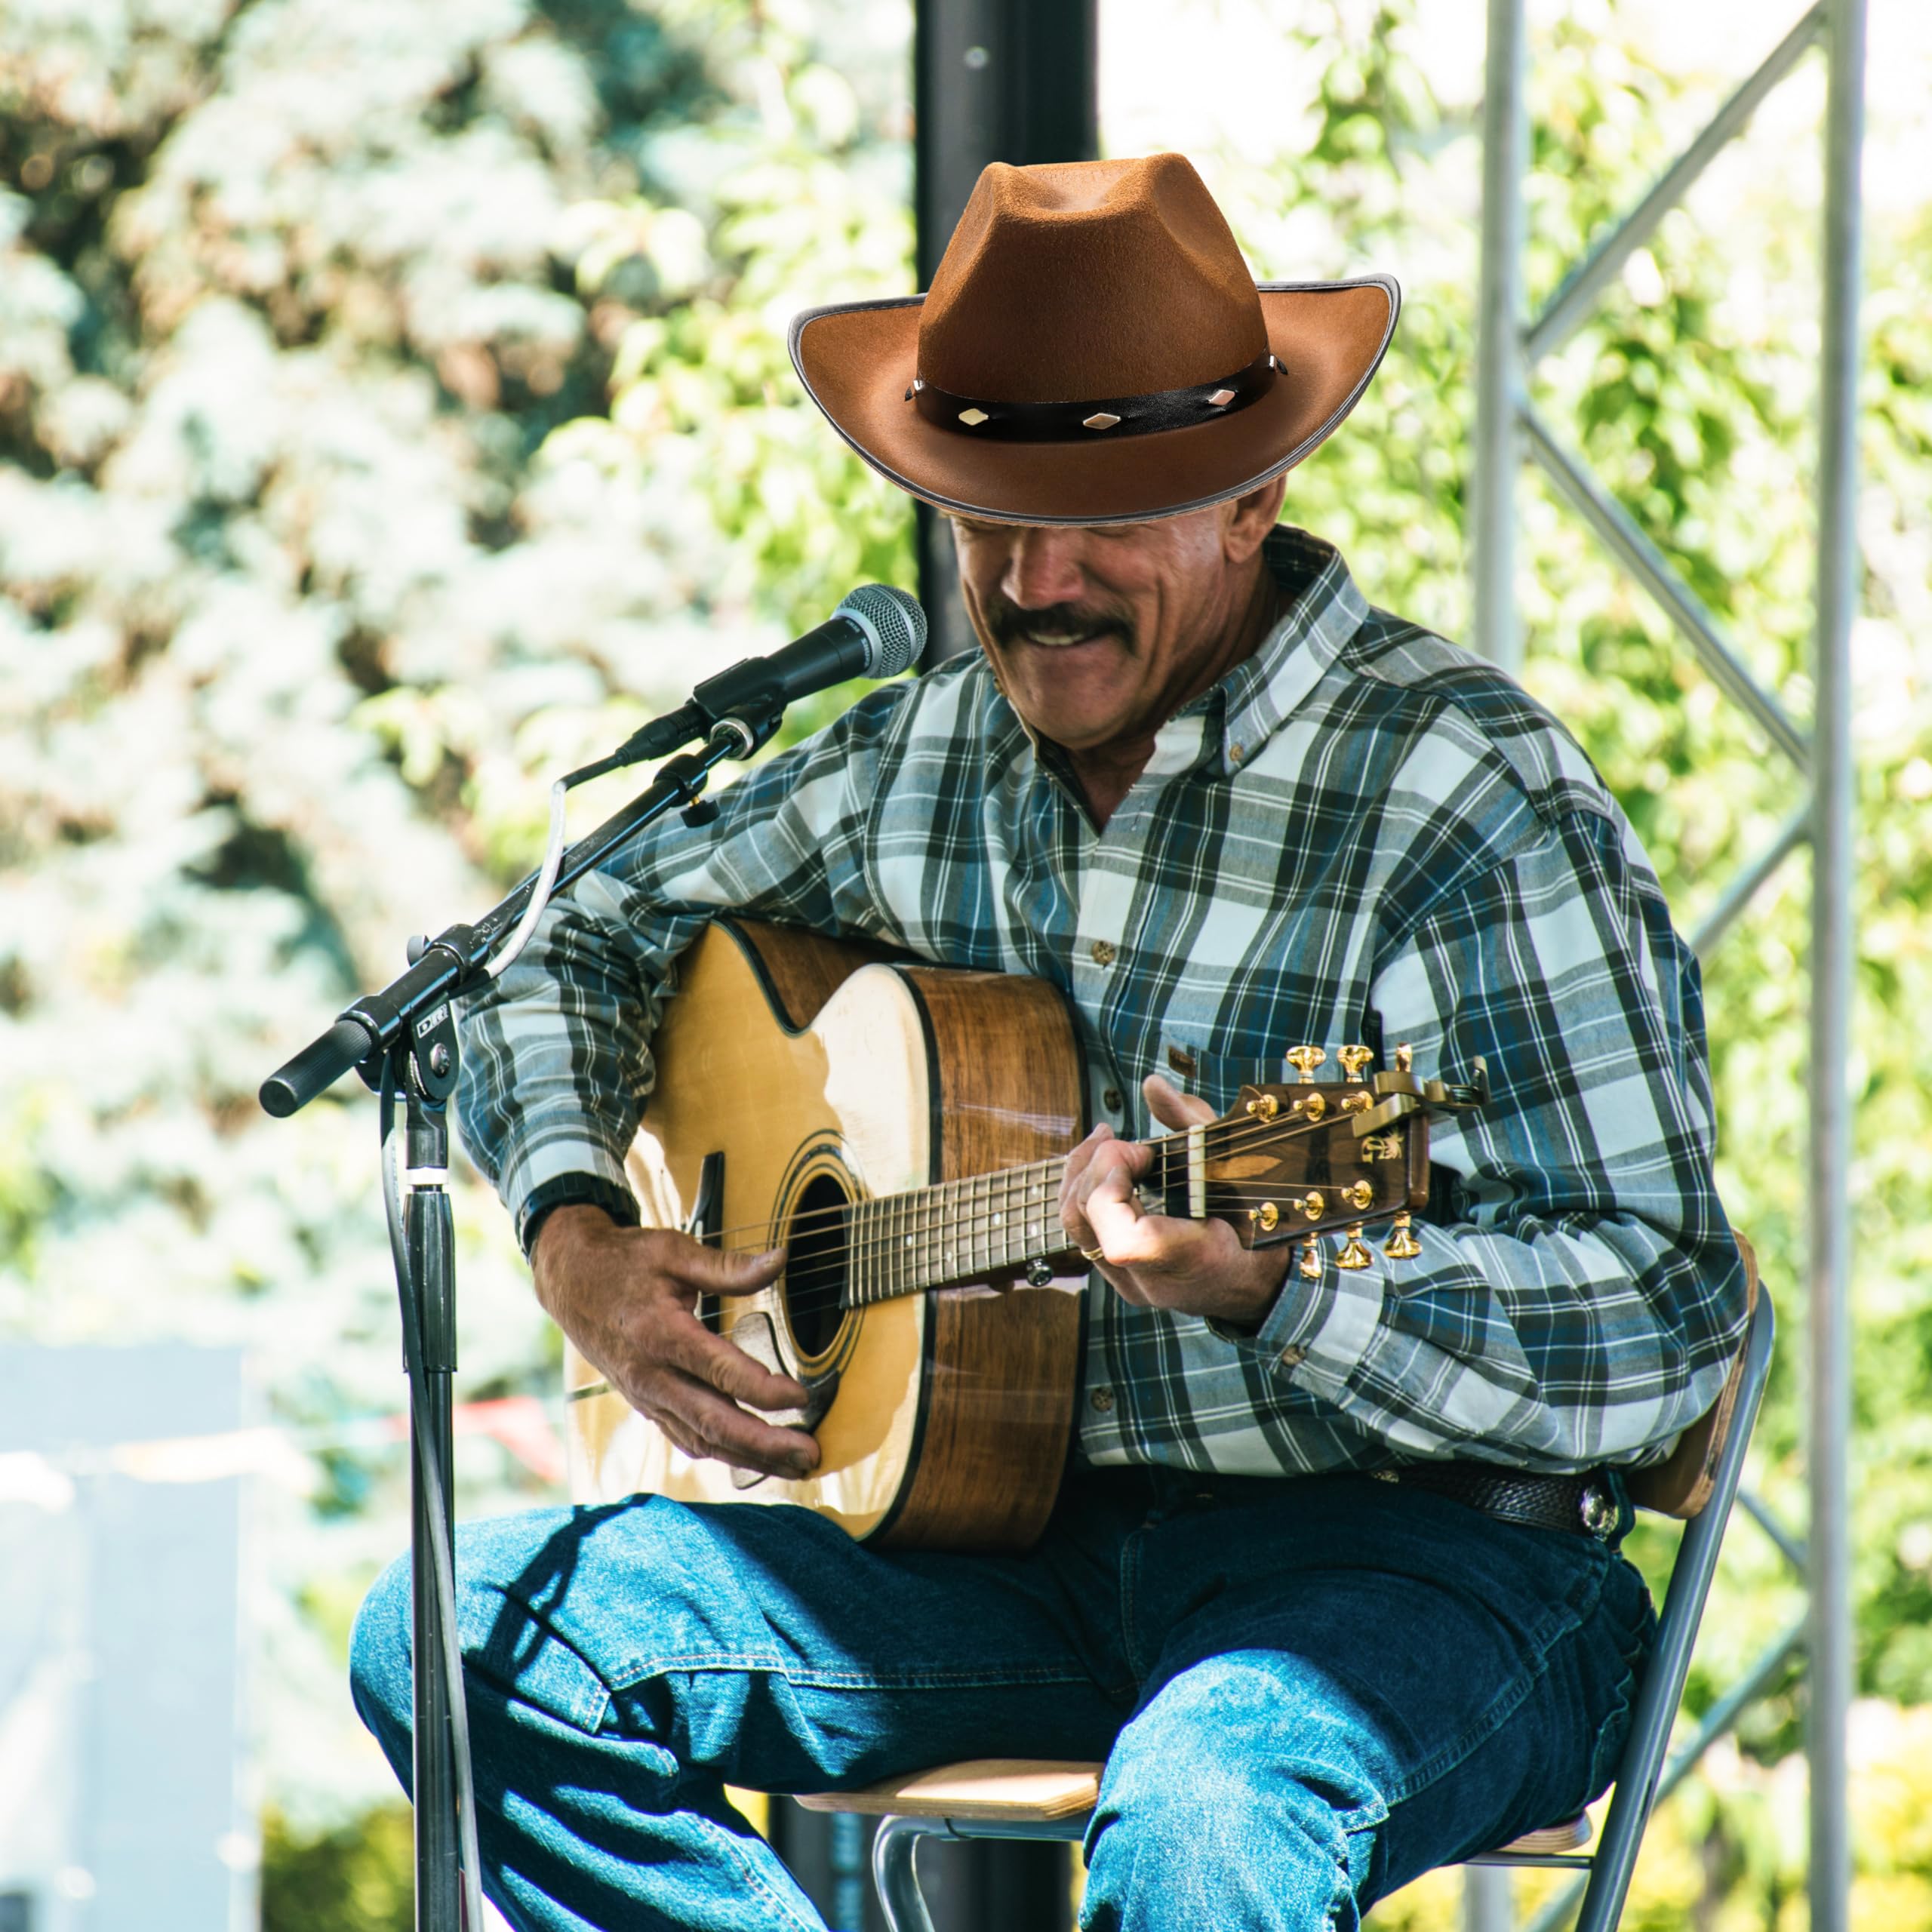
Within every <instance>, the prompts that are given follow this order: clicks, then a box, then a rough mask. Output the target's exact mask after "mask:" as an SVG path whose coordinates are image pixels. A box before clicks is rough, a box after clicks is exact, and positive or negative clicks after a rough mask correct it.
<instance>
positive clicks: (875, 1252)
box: [720, 1116, 1399, 1315]
mask: <svg viewBox="0 0 1932 1932" xmlns="http://www.w3.org/2000/svg"><path fill="white" fill-rule="evenodd" d="M1340 1118H1343V1117H1341V1116H1338V1117H1337V1121H1326V1122H1324V1121H1300V1122H1298V1123H1297V1124H1295V1125H1294V1126H1291V1127H1280V1126H1277V1125H1275V1124H1273V1123H1249V1122H1243V1121H1234V1122H1229V1123H1226V1124H1223V1126H1222V1127H1221V1128H1220V1132H1219V1134H1218V1136H1217V1139H1216V1143H1215V1146H1214V1152H1216V1153H1217V1154H1226V1153H1227V1152H1231V1151H1234V1150H1236V1149H1239V1148H1240V1147H1241V1146H1244V1145H1246V1144H1247V1143H1251V1142H1253V1141H1254V1140H1258V1139H1275V1140H1301V1139H1306V1138H1307V1137H1309V1136H1311V1135H1313V1134H1318V1133H1320V1132H1321V1131H1324V1128H1332V1127H1333V1126H1334V1125H1335V1124H1338V1121H1339V1119H1340ZM1186 1138H1187V1135H1186V1134H1174V1135H1167V1136H1164V1137H1162V1139H1161V1140H1159V1141H1157V1142H1155V1143H1151V1144H1152V1145H1154V1146H1165V1145H1167V1144H1169V1143H1171V1142H1174V1141H1180V1140H1186ZM1059 1165H1060V1162H1059V1161H1035V1162H1029V1163H1028V1164H1026V1166H1023V1167H1020V1168H1008V1169H1004V1170H995V1171H994V1174H993V1178H995V1179H998V1178H999V1177H1000V1176H1001V1175H1002V1174H1004V1175H1016V1174H1025V1173H1026V1172H1028V1171H1029V1169H1030V1170H1032V1171H1036V1172H1038V1173H1039V1174H1041V1177H1042V1178H1043V1179H1044V1177H1045V1175H1046V1174H1047V1172H1048V1171H1049V1170H1051V1169H1052V1168H1056V1167H1057V1166H1059ZM984 1178H986V1177H983V1176H974V1175H969V1176H964V1177H961V1180H958V1181H956V1182H948V1183H942V1185H943V1186H949V1187H965V1186H970V1185H971V1183H972V1182H974V1181H975V1180H981V1179H984ZM918 1198H919V1195H918V1194H917V1193H915V1194H912V1195H904V1196H894V1195H886V1196H883V1197H881V1198H880V1199H879V1201H878V1202H875V1203H874V1204H883V1203H884V1202H889V1201H892V1200H894V1199H918ZM855 1205H857V1203H854V1202H852V1201H845V1202H841V1204H839V1205H838V1206H837V1207H829V1208H820V1209H814V1210H812V1211H810V1212H809V1213H808V1214H804V1215H800V1216H798V1217H795V1220H794V1221H793V1222H792V1223H791V1224H790V1225H791V1226H793V1227H794V1228H795V1227H796V1226H798V1223H800V1222H803V1221H806V1220H811V1221H813V1222H818V1221H821V1220H826V1219H827V1218H828V1217H838V1216H844V1217H847V1218H848V1220H849V1218H850V1217H851V1211H852V1209H853V1207H854V1206H855ZM964 1205H965V1206H966V1207H967V1210H968V1211H967V1212H966V1213H964V1214H961V1215H960V1216H958V1217H955V1219H954V1220H951V1221H949V1222H948V1223H945V1224H944V1225H943V1226H937V1227H934V1228H932V1229H924V1230H921V1231H920V1232H918V1234H917V1235H912V1236H911V1237H910V1238H911V1239H912V1241H913V1242H914V1244H915V1258H924V1259H925V1260H928V1262H930V1261H932V1260H937V1259H939V1258H940V1251H939V1250H938V1249H937V1247H936V1242H937V1241H938V1240H939V1239H942V1238H943V1239H946V1240H947V1241H948V1247H947V1249H946V1251H945V1254H946V1259H948V1260H955V1261H956V1260H957V1259H958V1251H959V1249H960V1248H961V1247H964V1248H965V1249H966V1250H967V1252H968V1266H971V1247H972V1244H973V1243H974V1240H975V1239H976V1238H983V1237H984V1236H986V1235H989V1234H990V1232H991V1231H992V1228H993V1227H994V1226H1001V1227H1004V1226H1006V1225H1007V1223H1006V1220H1005V1218H1004V1217H1006V1215H1007V1214H1008V1211H1009V1210H1008V1206H1007V1204H1005V1203H1004V1202H1001V1201H995V1200H993V1199H991V1198H988V1199H986V1200H983V1201H967V1202H965V1203H964ZM1389 1211H1390V1212H1396V1211H1399V1210H1397V1209H1394V1208H1391V1209H1390V1210H1389ZM1022 1218H1024V1217H1022ZM1377 1218H1378V1219H1379V1218H1380V1217H1379V1216H1378V1217H1377ZM774 1226H775V1224H774V1223H769V1222H768V1223H764V1224H763V1226H762V1227H760V1224H758V1223H743V1224H741V1225H740V1226H738V1227H737V1228H734V1229H726V1230H724V1231H722V1233H721V1235H720V1239H722V1234H723V1233H745V1232H752V1231H754V1230H757V1231H758V1232H762V1233H764V1234H766V1235H769V1233H770V1232H771V1229H773V1227H774ZM811 1232H831V1230H830V1229H823V1230H819V1229H814V1230H811ZM1054 1232H1055V1231H1054V1230H1053V1229H1049V1230H1048V1245H1047V1247H1046V1251H1047V1252H1048V1253H1049V1254H1053V1253H1063V1252H1065V1251H1066V1249H1064V1248H1063V1247H1060V1245H1059V1244H1058V1242H1057V1241H1054V1240H1053V1238H1052V1236H1053V1234H1054ZM1057 1232H1058V1234H1059V1235H1060V1237H1061V1238H1065V1230H1064V1229H1058V1230H1057ZM906 1238H908V1237H907V1235H906V1231H904V1230H902V1229H890V1230H888V1229H881V1230H880V1231H879V1232H878V1233H876V1234H870V1235H867V1236H866V1238H863V1239H862V1240H860V1241H857V1242H851V1241H848V1243H847V1244H846V1245H845V1246H844V1247H843V1248H842V1249H841V1251H839V1252H838V1253H837V1254H832V1255H829V1256H828V1257H826V1258H825V1259H824V1260H814V1262H813V1263H811V1265H810V1266H807V1267H805V1268H802V1269H787V1270H786V1273H785V1274H784V1275H783V1276H782V1277H781V1278H780V1279H781V1281H783V1284H784V1289H785V1292H786V1296H787V1298H788V1299H789V1300H794V1301H795V1303H797V1306H798V1312H799V1313H800V1314H801V1315H816V1314H820V1313H823V1312H826V1309H827V1308H828V1307H829V1306H832V1305H833V1304H834V1303H835V1301H836V1300H838V1295H837V1293H836V1290H837V1287H838V1284H840V1283H841V1281H842V1282H843V1283H844V1284H846V1285H848V1286H849V1285H850V1284H851V1278H852V1275H853V1274H854V1272H855V1269H854V1263H855V1261H858V1260H873V1259H875V1258H877V1257H880V1256H882V1255H891V1256H894V1257H897V1256H900V1255H901V1254H903V1252H904V1250H903V1247H902V1246H901V1242H902V1241H903V1240H905V1239H906ZM725 1252H727V1253H731V1254H749V1253H755V1252H758V1249H757V1248H756V1247H753V1246H752V1245H751V1244H744V1245H742V1246H739V1247H732V1248H728V1249H726V1250H725ZM775 1285H777V1284H774V1286H775ZM928 1285H931V1284H925V1283H921V1284H918V1286H917V1287H907V1288H905V1289H903V1290H897V1291H894V1294H893V1295H891V1296H888V1297H881V1299H885V1300H891V1299H897V1298H898V1297H900V1296H901V1295H903V1294H915V1293H918V1292H920V1291H921V1289H923V1288H924V1287H926V1286H928Z"/></svg>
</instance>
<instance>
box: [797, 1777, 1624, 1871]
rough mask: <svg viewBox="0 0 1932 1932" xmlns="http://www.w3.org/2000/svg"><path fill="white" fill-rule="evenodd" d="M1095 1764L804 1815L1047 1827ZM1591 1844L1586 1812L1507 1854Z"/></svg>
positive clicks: (1080, 1795) (894, 1795) (933, 1788)
mask: <svg viewBox="0 0 1932 1932" xmlns="http://www.w3.org/2000/svg"><path fill="white" fill-rule="evenodd" d="M1103 1769H1105V1767H1104V1766H1103V1765H1100V1764H1060V1763H1056V1762H1054V1761H1053V1760H1051V1759H1050V1758H964V1759H963V1760H961V1762H959V1763H958V1764H936V1765H934V1767H933V1768H932V1769H931V1770H926V1771H912V1772H909V1773H908V1774H906V1775H905V1776H903V1777H896V1778H881V1779H880V1780H879V1781H878V1783H876V1784H869V1785H866V1786H863V1788H862V1789H860V1790H857V1791H825V1792H813V1793H812V1794H811V1796H809V1797H807V1798H800V1799H799V1800H798V1802H799V1803H800V1804H802V1805H803V1806H804V1807H805V1809H806V1810H808V1811H851V1812H856V1813H857V1814H858V1815H859V1816H860V1817H866V1818H961V1819H971V1820H974V1822H976V1823H1007V1824H1041V1825H1044V1824H1051V1823H1057V1822H1058V1821H1060V1820H1063V1819H1072V1818H1082V1817H1085V1816H1086V1815H1087V1814H1088V1812H1090V1811H1091V1810H1093V1808H1094V1806H1095V1805H1096V1804H1098V1803H1099V1802H1100V1773H1101V1772H1102V1770H1103ZM1589 1841H1590V1820H1589V1814H1588V1813H1587V1812H1586V1813H1581V1814H1579V1815H1578V1816H1577V1817H1574V1818H1570V1819H1566V1820H1564V1822H1563V1823H1561V1824H1560V1825H1546V1826H1544V1827H1543V1829H1541V1830H1540V1831H1535V1832H1527V1833H1526V1834H1525V1835H1524V1836H1523V1837H1521V1838H1518V1839H1517V1840H1515V1842H1514V1843H1513V1844H1509V1845H1507V1846H1505V1847H1503V1849H1504V1850H1507V1851H1510V1852H1513V1853H1515V1854H1519V1855H1521V1856H1524V1857H1549V1856H1551V1855H1552V1854H1561V1853H1564V1852H1574V1851H1580V1850H1582V1849H1583V1847H1584V1846H1585V1845H1586V1844H1589Z"/></svg>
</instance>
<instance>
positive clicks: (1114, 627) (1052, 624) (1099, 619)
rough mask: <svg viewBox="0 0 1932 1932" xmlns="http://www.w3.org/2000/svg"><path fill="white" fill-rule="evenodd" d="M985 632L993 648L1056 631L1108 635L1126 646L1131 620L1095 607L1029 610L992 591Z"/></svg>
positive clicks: (1053, 606)
mask: <svg viewBox="0 0 1932 1932" xmlns="http://www.w3.org/2000/svg"><path fill="white" fill-rule="evenodd" d="M984 615H985V617H986V629H988V630H989V632H991V633H992V640H993V641H994V642H995V644H1012V643H1014V642H1016V641H1017V640H1018V639H1019V638H1020V637H1021V636H1022V635H1023V634H1024V633H1025V632H1028V631H1058V632H1061V633H1063V635H1066V636H1069V637H1082V636H1086V635H1096V634H1098V633H1100V632H1103V631H1111V632H1114V633H1115V635H1117V636H1118V637H1120V638H1121V639H1122V640H1123V641H1125V642H1126V643H1127V644H1128V645H1132V643H1133V641H1134V620H1133V617H1132V616H1131V614H1130V613H1128V612H1127V611H1116V610H1108V609H1106V608H1104V607H1103V606H1102V605H1095V604H1042V605H1034V606H1032V608H1028V607H1027V606H1026V605H1023V604H1016V603H1014V601H1013V600H1012V598H1010V597H1007V596H1004V595H1001V593H1000V592H998V591H995V592H993V594H992V596H990V597H989V598H988V599H987V600H986V609H985V612H984Z"/></svg>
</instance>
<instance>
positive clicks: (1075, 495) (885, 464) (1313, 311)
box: [790, 275, 1401, 524]
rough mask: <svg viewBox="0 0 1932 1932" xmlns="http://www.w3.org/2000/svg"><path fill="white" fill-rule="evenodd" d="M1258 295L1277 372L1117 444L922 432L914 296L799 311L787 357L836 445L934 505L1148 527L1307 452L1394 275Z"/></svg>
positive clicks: (1342, 398) (1357, 390) (1369, 348)
mask: <svg viewBox="0 0 1932 1932" xmlns="http://www.w3.org/2000/svg"><path fill="white" fill-rule="evenodd" d="M1256 292H1257V295H1258V297H1259V298H1260V303H1261V313H1262V319H1263V324H1264V325H1265V326H1266V329H1267V332H1268V346H1269V349H1271V350H1272V352H1273V353H1274V355H1275V361H1276V362H1277V364H1278V365H1279V366H1278V369H1277V371H1276V373H1275V377H1274V379H1273V380H1272V382H1271V383H1269V386H1268V388H1267V390H1266V392H1265V393H1264V394H1263V395H1261V396H1260V397H1259V398H1257V399H1256V400H1255V401H1253V402H1251V403H1250V404H1248V405H1247V406H1246V407H1245V408H1241V409H1239V410H1238V411H1235V412H1234V413H1233V414H1231V415H1227V416H1223V417H1219V418H1217V420H1214V421H1213V422H1211V423H1197V424H1194V425H1192V426H1189V427H1188V428H1186V429H1162V430H1157V431H1155V432H1151V433H1149V434H1148V435H1140V436H1128V437H1122V438H1118V439H1117V440H1115V441H1112V442H1109V441H1107V440H1106V435H1105V433H1104V432H1096V433H1095V434H1094V435H1093V437H1092V439H1091V441H1079V442H1051V443H1048V442H1028V443H1017V442H1005V441H998V442H995V441H983V442H982V441H975V440H974V438H973V436H972V435H971V432H969V431H964V430H955V429H947V428H946V427H944V426H942V425H940V424H938V423H932V422H930V421H928V420H927V419H926V417H924V416H922V415H921V414H920V413H919V412H918V410H917V409H916V408H915V407H914V406H913V405H912V403H910V402H909V401H907V400H906V391H907V390H908V389H909V388H911V386H912V378H913V376H914V374H915V370H916V366H917V363H918V334H919V312H920V308H921V304H922V303H924V300H925V298H924V297H923V296H920V295H911V296H901V297H896V298H894V299H892V300H886V301H880V302H847V303H838V304H836V305H835V306H832V307H829V308H823V309H808V310H806V311H805V312H804V314H802V315H799V316H798V317H797V318H795V320H794V321H793V322H792V331H791V343H790V346H791V351H792V365H793V366H794V367H795V368H796V369H797V370H798V377H799V380H801V382H802V383H804V386H805V389H806V391H807V392H808V394H809V395H811V398H812V400H813V401H814V402H815V403H817V405H818V406H819V408H820V409H822V410H823V411H824V412H825V414H826V420H828V421H829V423H831V424H832V427H833V428H834V429H836V430H837V431H838V433H839V435H841V436H842V437H844V439H845V440H846V441H847V442H848V443H850V444H851V446H852V447H853V448H854V449H855V450H856V451H857V452H858V453H859V454H860V456H862V457H863V458H864V459H865V460H866V462H867V463H869V464H871V466H872V468H873V469H876V470H877V471H878V472H879V473H880V475H882V476H884V477H885V478H888V480H889V481H891V482H894V483H896V484H897V485H899V487H900V488H901V489H902V490H905V491H909V492H910V493H911V494H912V495H913V496H915V497H919V498H921V500H924V502H927V503H931V504H932V505H934V506H935V507H936V508H937V509H943V510H950V511H955V512H958V513H959V514H961V515H966V516H971V517H977V518H984V519H986V520H987V521H992V522H1000V523H1029V524H1062V523H1136V522H1143V521H1148V520H1149V519H1151V518H1155V517H1164V516H1175V515H1179V514H1180V512H1183V511H1184V510H1190V509H1200V508H1201V507H1202V506H1204V505H1206V504H1208V503H1220V502H1221V501H1223V500H1224V499H1226V498H1227V497H1238V496H1240V495H1241V494H1243V493H1244V492H1245V491H1249V490H1252V489H1254V488H1257V487H1259V486H1260V485H1261V484H1263V483H1265V482H1266V481H1268V480H1269V478H1271V477H1274V476H1278V475H1280V474H1281V472H1282V471H1284V470H1285V469H1291V468H1292V467H1293V466H1294V465H1295V464H1296V463H1299V462H1300V461H1301V460H1302V459H1303V457H1306V456H1307V455H1308V454H1309V453H1310V452H1311V451H1313V450H1315V448H1318V446H1319V445H1321V442H1322V441H1323V440H1324V438H1326V437H1327V436H1328V435H1330V434H1331V432H1333V431H1334V429H1335V427H1336V426H1337V424H1338V423H1340V422H1341V420H1343V417H1346V415H1347V414H1348V413H1349V411H1350V410H1352V408H1354V407H1355V404H1356V403H1357V401H1359V400H1360V398H1361V394H1362V392H1363V391H1364V389H1367V386H1368V383H1369V379H1370V378H1371V377H1372V376H1373V375H1374V374H1375V371H1376V369H1377V367H1378V366H1379V365H1380V362H1381V361H1382V358H1383V354H1384V352H1386V349H1388V346H1389V338H1390V337H1392V335H1393V334H1395V318H1396V315H1397V314H1398V312H1399V311H1400V309H1401V290H1400V288H1398V286H1397V285H1396V282H1395V278H1394V277H1393V276H1392V275H1364V276H1361V277H1360V278H1357V279H1355V280H1354V281H1292V282H1288V281H1274V282H1263V283H1261V284H1260V285H1259V287H1258V288H1257V291H1256ZM1067 399H1068V400H1069V401H1077V400H1078V398H1067Z"/></svg>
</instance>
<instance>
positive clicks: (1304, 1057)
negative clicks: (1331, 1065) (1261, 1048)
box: [1281, 1047, 1328, 1080]
mask: <svg viewBox="0 0 1932 1932" xmlns="http://www.w3.org/2000/svg"><path fill="white" fill-rule="evenodd" d="M1281 1057H1282V1058H1283V1059H1284V1060H1286V1061H1287V1063H1288V1064H1289V1065H1290V1066H1291V1067H1293V1068H1294V1070H1295V1071H1296V1072H1297V1073H1299V1074H1300V1075H1301V1077H1302V1078H1303V1079H1304V1080H1312V1079H1313V1078H1315V1069H1316V1068H1317V1067H1318V1066H1321V1064H1322V1063H1324V1061H1325V1060H1327V1057H1328V1056H1327V1054H1325V1053H1324V1052H1323V1051H1322V1050H1321V1048H1319V1047H1291V1048H1289V1050H1288V1051H1287V1052H1286V1053H1284V1054H1283V1055H1282V1056H1281Z"/></svg>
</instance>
